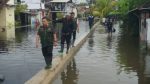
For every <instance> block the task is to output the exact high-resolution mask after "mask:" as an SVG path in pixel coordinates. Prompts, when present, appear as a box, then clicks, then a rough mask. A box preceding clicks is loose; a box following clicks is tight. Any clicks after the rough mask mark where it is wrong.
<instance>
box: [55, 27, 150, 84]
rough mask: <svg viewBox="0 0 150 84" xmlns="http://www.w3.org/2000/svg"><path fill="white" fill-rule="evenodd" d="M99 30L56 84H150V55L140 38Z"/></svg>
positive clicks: (117, 30) (119, 32) (118, 32)
mask: <svg viewBox="0 0 150 84" xmlns="http://www.w3.org/2000/svg"><path fill="white" fill-rule="evenodd" d="M115 28H116V33H114V34H113V35H112V37H111V36H108V35H107V34H106V33H104V31H102V30H103V29H102V28H101V27H100V26H99V27H98V28H97V29H96V30H95V32H94V33H93V35H91V36H90V37H89V38H88V40H87V41H86V43H85V44H84V45H83V46H82V48H81V49H80V51H79V52H78V53H77V54H76V56H75V57H74V58H73V60H72V61H71V62H70V63H69V64H68V65H67V66H66V68H65V69H64V70H63V71H62V72H61V73H60V75H59V76H58V78H57V79H56V80H55V81H54V83H53V84H150V55H149V54H148V51H146V49H143V48H141V47H142V46H141V43H140V42H139V38H138V37H132V36H129V35H124V34H122V32H123V31H122V30H121V29H118V28H119V25H115Z"/></svg>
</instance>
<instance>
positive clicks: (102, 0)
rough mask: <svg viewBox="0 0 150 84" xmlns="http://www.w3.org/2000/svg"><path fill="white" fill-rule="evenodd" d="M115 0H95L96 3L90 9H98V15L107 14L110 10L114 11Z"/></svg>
mask: <svg viewBox="0 0 150 84" xmlns="http://www.w3.org/2000/svg"><path fill="white" fill-rule="evenodd" d="M115 7H116V2H114V1H112V0H96V4H95V6H94V8H92V10H94V11H98V12H99V13H100V15H99V16H100V17H101V18H102V17H104V16H107V15H108V14H109V13H110V12H112V11H114V8H115Z"/></svg>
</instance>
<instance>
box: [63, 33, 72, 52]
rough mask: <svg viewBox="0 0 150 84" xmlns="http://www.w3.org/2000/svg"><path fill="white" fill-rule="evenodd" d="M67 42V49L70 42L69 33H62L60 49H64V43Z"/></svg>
mask: <svg viewBox="0 0 150 84" xmlns="http://www.w3.org/2000/svg"><path fill="white" fill-rule="evenodd" d="M65 41H66V43H67V50H69V47H70V43H71V33H62V35H61V51H63V50H64V43H65Z"/></svg>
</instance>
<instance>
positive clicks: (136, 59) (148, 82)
mask: <svg viewBox="0 0 150 84" xmlns="http://www.w3.org/2000/svg"><path fill="white" fill-rule="evenodd" d="M142 46H143V45H141V42H140V41H139V37H134V36H131V35H127V34H126V35H121V36H120V37H119V40H118V49H117V51H118V53H119V55H118V56H117V62H118V63H119V64H120V69H118V74H120V73H121V72H122V71H125V72H126V73H127V74H131V73H132V72H136V73H137V77H138V84H150V55H148V51H146V49H141V47H142Z"/></svg>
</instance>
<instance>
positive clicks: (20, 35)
mask: <svg viewBox="0 0 150 84" xmlns="http://www.w3.org/2000/svg"><path fill="white" fill-rule="evenodd" d="M88 32H89V28H88V24H87V22H85V21H80V33H79V34H77V38H79V39H80V37H82V35H84V34H86V33H88ZM1 45H2V47H1V48H2V49H1V51H0V52H1V53H0V66H1V67H0V74H1V75H3V76H4V77H5V80H4V81H3V82H2V84H23V83H24V82H25V81H27V80H29V79H30V78H31V77H32V76H34V75H35V74H36V73H37V72H38V71H39V70H41V69H42V68H44V66H45V62H44V58H43V56H42V53H41V49H40V48H38V49H37V48H35V32H34V30H32V29H19V30H18V31H17V33H16V40H15V41H14V42H1ZM59 47H60V46H58V47H56V48H54V58H55V57H57V56H59V53H58V50H59ZM54 62H55V61H54ZM0 83H1V82H0Z"/></svg>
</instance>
